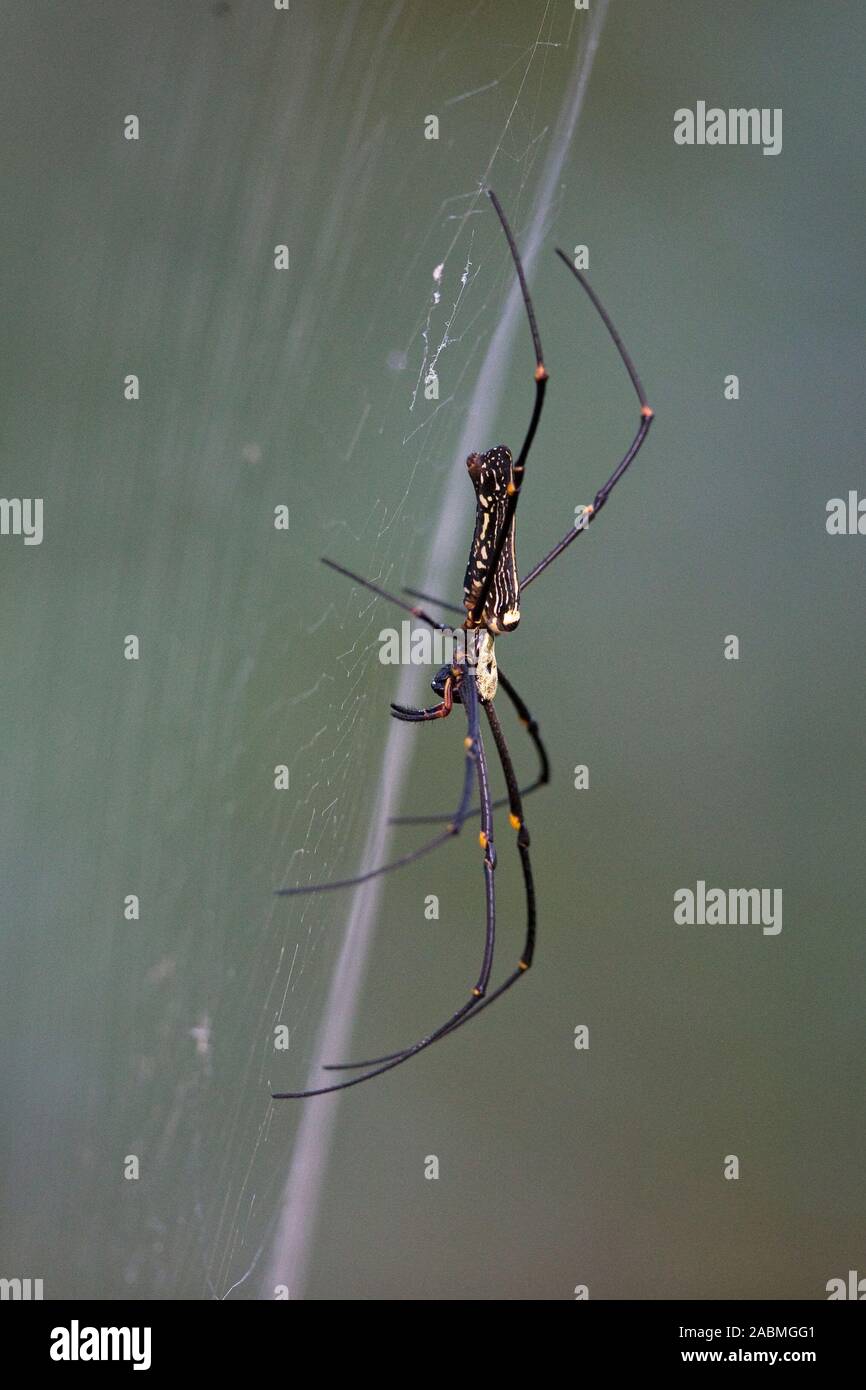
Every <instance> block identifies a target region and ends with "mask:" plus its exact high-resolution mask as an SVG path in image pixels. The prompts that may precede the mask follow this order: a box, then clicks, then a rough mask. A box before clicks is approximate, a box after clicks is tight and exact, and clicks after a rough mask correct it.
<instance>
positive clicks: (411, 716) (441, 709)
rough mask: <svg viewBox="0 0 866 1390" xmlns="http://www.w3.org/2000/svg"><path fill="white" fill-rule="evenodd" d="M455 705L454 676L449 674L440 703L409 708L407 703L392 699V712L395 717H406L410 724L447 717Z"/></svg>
mask: <svg viewBox="0 0 866 1390" xmlns="http://www.w3.org/2000/svg"><path fill="white" fill-rule="evenodd" d="M453 707H454V678H453V676H448V677H447V679H446V681H445V686H444V689H443V691H442V699H441V700H440V702H439V704H438V705H431V706H430V708H429V709H409V707H408V706H407V705H395V704H394V703H393V701H392V702H391V713H392V715H393V716H394V718H395V719H404V720H406V722H407V723H409V724H422V723H424V721H425V720H428V719H447V717H448V715H449V714H450V713H451V710H452V709H453Z"/></svg>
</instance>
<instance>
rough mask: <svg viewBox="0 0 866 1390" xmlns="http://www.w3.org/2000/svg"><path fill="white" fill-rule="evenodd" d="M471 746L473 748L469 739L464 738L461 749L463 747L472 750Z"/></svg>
mask: <svg viewBox="0 0 866 1390" xmlns="http://www.w3.org/2000/svg"><path fill="white" fill-rule="evenodd" d="M473 746H474V745H473V743H472V739H471V738H464V740H463V747H464V748H467V749H469V748H472V747H473Z"/></svg>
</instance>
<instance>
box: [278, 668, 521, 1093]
mask: <svg viewBox="0 0 866 1390" xmlns="http://www.w3.org/2000/svg"><path fill="white" fill-rule="evenodd" d="M461 694H462V696H463V704H464V706H465V709H466V719H467V723H468V726H469V733H468V737H467V739H466V752H467V758H468V759H471V760H472V762H473V763H474V765H475V770H476V773H477V776H478V786H479V791H480V794H481V803H482V808H483V809H482V815H481V827H482V828H481V834H480V836H479V842H480V844H481V848H482V850H483V854H484V898H485V916H486V930H485V936H484V954H483V957H482V960H481V969H480V971H479V973H478V979H477V981H476V983H475V985H474V987H473V990H472V994H471V995H470V997H469V999H467V1001H466V1003H465V1004H462V1005H461V1006H460V1008H459V1009H457V1011H456V1012H455V1013H453V1014H452V1015H451V1017H450V1018H449V1019H448V1020H447V1022H445V1023H443V1024H442V1025H441V1026H440V1027H439V1028H436V1029H435V1030H434V1031H433V1032H432V1033H428V1034H427V1036H426V1037H424V1038H421V1039H420V1040H419V1041H418V1042H416V1043H414V1044H413V1045H412V1046H411V1047H407V1048H405V1049H404V1050H403V1051H402V1052H401V1053H400V1054H399V1055H398V1056H396V1057H392V1058H391V1059H390V1060H388V1061H387V1062H385V1063H384V1064H383V1065H382V1066H376V1067H374V1068H373V1069H372V1070H371V1071H367V1072H364V1074H363V1075H362V1076H353V1077H352V1079H351V1080H350V1081H340V1082H336V1083H335V1084H334V1085H331V1086H319V1087H316V1088H315V1089H313V1090H309V1091H278V1092H275V1093H274V1095H273V1098H274V1100H299V1099H303V1098H305V1097H307V1096H321V1095H327V1094H328V1093H329V1092H331V1091H344V1090H346V1089H347V1088H348V1087H349V1086H359V1085H360V1084H361V1082H362V1081H370V1080H372V1078H373V1077H374V1076H381V1074H382V1073H383V1072H386V1071H391V1070H392V1069H393V1068H394V1067H399V1066H400V1065H401V1063H403V1062H408V1060H409V1058H410V1057H414V1056H415V1055H416V1054H417V1053H418V1052H423V1050H424V1049H425V1048H427V1047H430V1046H431V1045H432V1044H433V1043H434V1042H436V1041H437V1040H438V1039H439V1038H441V1037H443V1036H444V1035H445V1034H446V1033H449V1032H450V1031H451V1030H452V1029H453V1028H454V1027H456V1025H457V1024H458V1023H459V1022H460V1021H461V1019H464V1018H466V1017H467V1016H468V1015H469V1013H470V1010H473V1009H475V1008H477V1007H480V1005H479V1001H480V1000H482V999H483V998H484V995H485V994H486V992H487V986H488V983H489V981H490V972H491V970H492V969H493V948H494V945H495V942H496V894H495V889H494V884H493V875H494V872H495V870H496V850H495V848H494V845H493V812H492V809H491V802H490V781H489V777H488V771H487V759H486V756H485V753H484V744H483V742H482V739H481V729H480V721H479V715H478V692H477V689H476V686H475V676H474V672H467V674H466V675H465V677H464V680H463V684H462V686H461ZM467 802H468V797H467Z"/></svg>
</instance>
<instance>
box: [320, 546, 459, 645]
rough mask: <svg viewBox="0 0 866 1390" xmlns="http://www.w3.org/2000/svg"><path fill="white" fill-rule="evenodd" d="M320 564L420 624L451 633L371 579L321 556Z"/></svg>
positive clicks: (446, 627) (446, 625)
mask: <svg viewBox="0 0 866 1390" xmlns="http://www.w3.org/2000/svg"><path fill="white" fill-rule="evenodd" d="M322 564H323V565H327V566H328V569H332V570H336V572H337V574H342V575H343V576H344V577H345V578H346V579H351V580H352V581H353V583H355V584H360V585H361V587H362V588H364V589H369V590H370V592H371V593H373V594H378V595H379V598H384V599H387V600H388V602H389V603H396V605H397V607H398V608H402V609H403V612H404V613H411V614H412V616H413V618H418V619H419V620H420V621H421V622H422V623H427V624H428V625H429V626H430V627H435V628H438V630H439V631H440V632H450V631H451V629H450V628H449V626H448V624H447V623H440V622H439V621H438V620H437V619H436V618H431V616H430V614H429V613H427V612H426V611H425V610H424V609H423V608H416V607H415V606H414V604H411V603H406V602H405V601H404V600H403V599H401V598H398V597H397V595H396V594H391V593H389V592H388V590H387V589H382V588H380V587H379V585H378V584H374V583H373V581H372V580H371V579H364V578H363V576H362V575H360V574H355V572H354V571H353V570H347V569H346V568H345V566H344V565H338V564H337V563H336V561H335V560H328V559H326V558H325V556H324V555H323V556H322Z"/></svg>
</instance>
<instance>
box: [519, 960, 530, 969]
mask: <svg viewBox="0 0 866 1390" xmlns="http://www.w3.org/2000/svg"><path fill="white" fill-rule="evenodd" d="M517 969H518V970H528V969H529V966H528V965H527V964H526V961H525V960H519V961H518V962H517Z"/></svg>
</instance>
